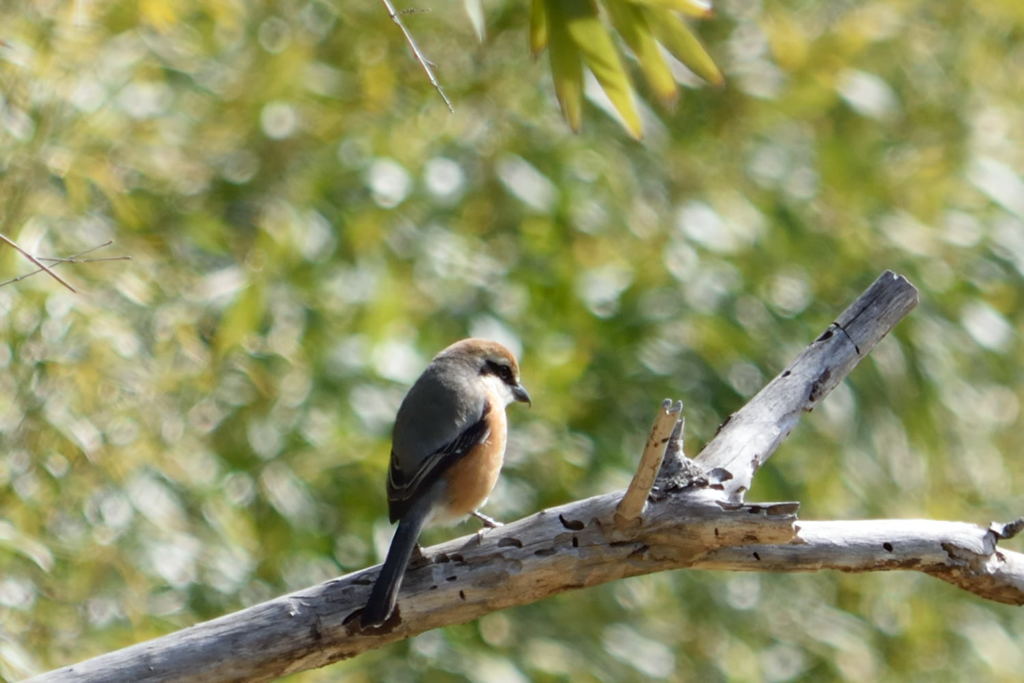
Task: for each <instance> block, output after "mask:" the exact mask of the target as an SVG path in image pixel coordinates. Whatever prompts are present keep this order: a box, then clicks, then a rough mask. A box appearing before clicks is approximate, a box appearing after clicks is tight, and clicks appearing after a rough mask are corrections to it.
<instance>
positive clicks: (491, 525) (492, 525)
mask: <svg viewBox="0 0 1024 683" xmlns="http://www.w3.org/2000/svg"><path fill="white" fill-rule="evenodd" d="M469 514H471V515H473V516H474V517H476V518H477V519H479V520H480V521H481V522H482V523H483V525H484V526H485V527H487V528H488V529H497V528H498V527H499V526H505V525H504V524H502V523H501V522H499V521H498V520H496V519H494V518H493V517H488V516H487V515H485V514H484V513H482V512H480V511H479V510H473V512H471V513H469Z"/></svg>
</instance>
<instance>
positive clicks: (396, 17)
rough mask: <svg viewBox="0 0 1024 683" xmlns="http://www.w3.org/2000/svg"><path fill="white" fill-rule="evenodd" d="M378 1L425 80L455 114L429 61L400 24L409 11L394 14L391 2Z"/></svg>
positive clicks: (407, 30) (403, 25)
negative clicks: (400, 35) (398, 31)
mask: <svg viewBox="0 0 1024 683" xmlns="http://www.w3.org/2000/svg"><path fill="white" fill-rule="evenodd" d="M380 1H381V2H382V3H383V4H384V8H385V9H386V10H387V11H388V16H389V17H391V21H393V22H395V24H396V25H397V26H398V28H399V29H401V31H402V35H404V36H405V42H407V43H408V44H409V48H410V49H411V50H412V54H413V56H414V57H415V58H416V61H417V62H419V63H420V66H421V67H423V72H424V73H425V74H427V80H428V81H430V84H431V85H432V86H434V90H436V91H437V94H438V95H440V96H441V99H442V100H444V103H445V105H446V106H447V107H448V111H450V112H452V113H455V107H453V106H452V103H451V100H449V99H448V96H447V95H445V94H444V89H442V88H441V84H440V83H439V82H438V80H437V77H435V76H434V70H433V69H431V68H430V60H428V59H427V58H426V57H424V56H423V53H422V52H420V48H419V46H418V45H416V41H415V40H413V37H412V34H411V33H410V32H409V29H407V28H406V27H405V24H403V23H402V17H401V15H402V14H408V13H409V10H403V11H401V12H396V11H395V7H394V5H392V4H391V0H380Z"/></svg>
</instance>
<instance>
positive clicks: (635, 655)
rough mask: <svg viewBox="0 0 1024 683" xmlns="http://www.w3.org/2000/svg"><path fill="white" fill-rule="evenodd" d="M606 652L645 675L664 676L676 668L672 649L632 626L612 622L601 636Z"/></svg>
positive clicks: (652, 676)
mask: <svg viewBox="0 0 1024 683" xmlns="http://www.w3.org/2000/svg"><path fill="white" fill-rule="evenodd" d="M601 642H602V643H604V647H605V649H606V650H607V651H608V653H609V654H610V655H611V656H612V657H615V659H617V660H619V661H620V662H622V663H623V664H627V665H629V666H631V667H633V668H634V669H636V670H637V671H639V672H640V673H642V674H644V675H645V676H650V677H651V678H666V677H668V676H669V675H671V674H672V672H673V671H674V670H675V668H676V658H675V655H673V654H672V650H670V649H669V648H668V647H666V646H665V645H663V644H662V643H659V642H658V641H657V640H654V639H653V638H648V637H646V636H643V635H641V634H640V633H639V632H638V631H637V630H636V629H634V628H633V627H632V626H627V625H626V624H612V625H610V626H608V627H607V628H605V629H604V634H603V635H602V637H601Z"/></svg>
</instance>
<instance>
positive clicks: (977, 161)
mask: <svg viewBox="0 0 1024 683" xmlns="http://www.w3.org/2000/svg"><path fill="white" fill-rule="evenodd" d="M967 179H968V180H969V181H970V182H971V184H972V185H974V186H975V187H977V188H978V189H979V190H981V191H982V192H983V193H985V195H986V196H988V198H989V199H991V200H992V201H994V202H996V203H997V204H999V205H1000V206H1002V207H1003V208H1004V209H1006V210H1007V211H1010V212H1011V213H1014V214H1016V215H1017V216H1019V217H1021V218H1024V180H1021V178H1020V176H1019V175H1017V173H1016V172H1015V171H1014V170H1013V169H1012V168H1010V167H1009V166H1007V165H1006V164H1004V163H1003V162H1001V161H998V160H996V159H992V158H989V157H976V158H974V159H972V160H971V163H970V165H969V166H968V168H967Z"/></svg>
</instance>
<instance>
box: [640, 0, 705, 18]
mask: <svg viewBox="0 0 1024 683" xmlns="http://www.w3.org/2000/svg"><path fill="white" fill-rule="evenodd" d="M627 2H630V3H632V4H635V5H650V6H652V7H664V8H665V9H670V10H675V11H677V12H682V13H683V14H685V15H687V16H691V17H699V18H701V19H704V18H707V17H710V16H711V15H712V14H714V10H713V9H711V3H709V2H708V3H705V2H701V0H627Z"/></svg>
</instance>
